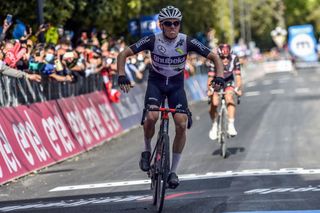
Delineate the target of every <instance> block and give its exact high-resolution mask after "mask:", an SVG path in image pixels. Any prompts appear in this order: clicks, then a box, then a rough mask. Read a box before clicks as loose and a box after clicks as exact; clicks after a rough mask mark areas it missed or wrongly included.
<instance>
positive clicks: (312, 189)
mask: <svg viewBox="0 0 320 213" xmlns="http://www.w3.org/2000/svg"><path fill="white" fill-rule="evenodd" d="M319 191H320V186H315V187H314V186H307V187H299V188H262V189H252V190H249V191H245V192H244V194H261V195H263V194H271V193H280V192H319Z"/></svg>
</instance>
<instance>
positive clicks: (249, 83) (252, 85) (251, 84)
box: [246, 81, 257, 87]
mask: <svg viewBox="0 0 320 213" xmlns="http://www.w3.org/2000/svg"><path fill="white" fill-rule="evenodd" d="M256 85H257V83H256V82H254V81H252V82H248V83H247V84H246V87H254V86H256Z"/></svg>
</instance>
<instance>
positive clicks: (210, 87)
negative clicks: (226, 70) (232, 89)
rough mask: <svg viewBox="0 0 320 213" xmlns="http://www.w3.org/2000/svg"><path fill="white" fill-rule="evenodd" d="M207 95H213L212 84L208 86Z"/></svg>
mask: <svg viewBox="0 0 320 213" xmlns="http://www.w3.org/2000/svg"><path fill="white" fill-rule="evenodd" d="M207 95H208V96H211V95H213V88H212V86H209V87H208V91H207Z"/></svg>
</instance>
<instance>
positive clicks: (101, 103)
mask: <svg viewBox="0 0 320 213" xmlns="http://www.w3.org/2000/svg"><path fill="white" fill-rule="evenodd" d="M0 116H1V120H0V153H1V155H0V184H3V183H5V182H7V181H9V180H11V179H14V178H17V177H20V176H22V175H25V174H27V173H29V172H31V171H34V170H37V169H40V168H43V167H45V166H48V165H50V164H53V163H56V162H58V161H61V160H64V159H66V158H69V157H71V156H74V155H76V154H79V153H81V152H83V151H85V150H88V149H89V148H92V147H93V146H95V145H97V144H99V143H102V142H104V141H106V140H108V139H110V138H111V137H114V136H116V135H117V134H119V133H120V132H121V131H122V127H121V125H120V123H119V121H118V119H117V117H116V115H115V113H114V111H113V109H112V108H111V105H110V103H109V101H108V99H107V98H106V96H105V95H104V93H102V92H94V93H91V94H87V95H84V96H78V97H71V98H66V99H62V100H58V101H49V102H44V103H36V104H32V105H31V106H30V107H27V106H18V107H11V108H1V109H0Z"/></svg>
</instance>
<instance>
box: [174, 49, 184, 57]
mask: <svg viewBox="0 0 320 213" xmlns="http://www.w3.org/2000/svg"><path fill="white" fill-rule="evenodd" d="M175 51H176V52H177V53H179V54H180V55H183V54H184V51H183V50H182V49H181V48H179V47H177V48H176V49H175Z"/></svg>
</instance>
